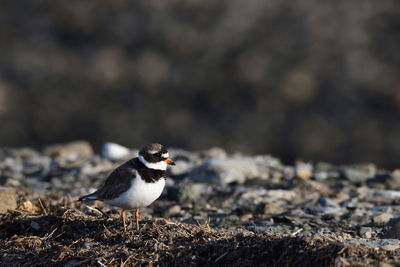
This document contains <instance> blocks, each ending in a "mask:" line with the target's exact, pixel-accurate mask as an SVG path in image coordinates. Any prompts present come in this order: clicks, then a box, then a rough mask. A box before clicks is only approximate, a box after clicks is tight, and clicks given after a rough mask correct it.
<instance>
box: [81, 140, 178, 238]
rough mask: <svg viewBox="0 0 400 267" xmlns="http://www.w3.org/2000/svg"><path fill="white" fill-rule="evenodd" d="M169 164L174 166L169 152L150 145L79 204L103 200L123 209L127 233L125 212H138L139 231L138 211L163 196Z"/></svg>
mask: <svg viewBox="0 0 400 267" xmlns="http://www.w3.org/2000/svg"><path fill="white" fill-rule="evenodd" d="M168 165H175V163H174V162H173V161H172V160H171V159H170V158H169V154H168V151H167V149H165V148H164V146H163V145H161V144H157V143H155V144H149V145H147V146H145V147H144V148H142V149H141V150H140V151H139V156H138V157H137V158H133V159H131V160H128V161H127V162H125V163H124V164H122V165H121V166H119V167H117V168H116V169H115V170H114V171H113V172H111V174H110V175H109V176H108V177H107V179H106V181H105V183H104V185H103V186H102V187H101V188H99V189H98V190H97V191H96V192H94V193H92V194H89V195H86V196H83V197H81V198H79V201H86V200H100V201H103V202H104V203H106V204H109V205H112V206H117V207H120V208H122V211H121V217H122V221H123V225H124V231H125V232H126V224H125V210H126V209H136V211H135V219H136V228H137V229H139V208H142V207H147V206H148V205H150V204H151V203H153V202H154V201H155V200H156V199H157V198H158V197H159V196H160V195H161V193H162V191H163V189H164V186H165V171H166V169H167V166H168Z"/></svg>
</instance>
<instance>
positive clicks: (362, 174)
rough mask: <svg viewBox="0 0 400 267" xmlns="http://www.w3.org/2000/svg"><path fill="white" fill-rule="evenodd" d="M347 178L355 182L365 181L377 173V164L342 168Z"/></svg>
mask: <svg viewBox="0 0 400 267" xmlns="http://www.w3.org/2000/svg"><path fill="white" fill-rule="evenodd" d="M342 171H343V174H344V176H345V178H346V179H348V180H350V181H351V182H353V183H363V182H365V181H367V180H368V179H371V178H373V177H374V176H375V174H376V166H375V165H374V164H372V163H368V164H359V165H353V166H345V167H343V169H342Z"/></svg>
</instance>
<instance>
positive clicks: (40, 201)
mask: <svg viewBox="0 0 400 267" xmlns="http://www.w3.org/2000/svg"><path fill="white" fill-rule="evenodd" d="M39 204H40V207H41V208H42V210H43V212H44V214H46V216H47V215H48V213H47V210H46V209H45V208H44V206H43V203H42V200H41V199H40V198H39Z"/></svg>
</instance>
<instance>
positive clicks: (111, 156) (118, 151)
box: [101, 142, 132, 161]
mask: <svg viewBox="0 0 400 267" xmlns="http://www.w3.org/2000/svg"><path fill="white" fill-rule="evenodd" d="M101 155H102V156H103V157H105V158H106V159H108V160H110V161H117V160H121V159H127V158H128V157H129V156H130V155H132V151H131V150H130V149H129V148H127V147H124V146H122V145H119V144H116V143H112V142H107V143H105V144H104V145H103V148H102V150H101Z"/></svg>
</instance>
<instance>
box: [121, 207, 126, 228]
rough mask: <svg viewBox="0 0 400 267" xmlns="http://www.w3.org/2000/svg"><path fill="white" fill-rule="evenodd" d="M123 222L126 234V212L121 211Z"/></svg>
mask: <svg viewBox="0 0 400 267" xmlns="http://www.w3.org/2000/svg"><path fill="white" fill-rule="evenodd" d="M121 217H122V222H123V223H124V232H125V233H126V224H125V211H124V210H122V211H121Z"/></svg>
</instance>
